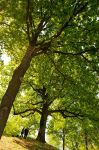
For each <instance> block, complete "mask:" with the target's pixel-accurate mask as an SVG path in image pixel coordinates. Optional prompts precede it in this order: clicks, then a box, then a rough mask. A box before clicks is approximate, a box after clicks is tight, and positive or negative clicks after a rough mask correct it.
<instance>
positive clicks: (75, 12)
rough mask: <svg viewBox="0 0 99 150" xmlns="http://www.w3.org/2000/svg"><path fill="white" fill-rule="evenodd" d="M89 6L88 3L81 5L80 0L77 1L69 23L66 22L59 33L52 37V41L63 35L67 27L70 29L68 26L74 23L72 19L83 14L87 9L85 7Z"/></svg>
mask: <svg viewBox="0 0 99 150" xmlns="http://www.w3.org/2000/svg"><path fill="white" fill-rule="evenodd" d="M87 4H88V3H87V2H86V3H85V4H82V3H80V1H79V0H77V2H76V4H75V7H74V10H73V13H72V15H71V16H70V17H69V19H68V21H66V22H65V23H64V24H63V25H62V26H61V27H60V29H59V30H58V31H57V33H56V34H54V35H53V36H52V39H56V38H58V37H59V36H60V35H61V33H62V32H63V30H64V29H65V28H66V27H68V25H69V23H70V22H71V21H72V19H73V18H74V17H75V16H76V15H77V14H79V13H80V12H82V11H83V10H84V9H85V7H86V6H87ZM77 9H78V10H77Z"/></svg>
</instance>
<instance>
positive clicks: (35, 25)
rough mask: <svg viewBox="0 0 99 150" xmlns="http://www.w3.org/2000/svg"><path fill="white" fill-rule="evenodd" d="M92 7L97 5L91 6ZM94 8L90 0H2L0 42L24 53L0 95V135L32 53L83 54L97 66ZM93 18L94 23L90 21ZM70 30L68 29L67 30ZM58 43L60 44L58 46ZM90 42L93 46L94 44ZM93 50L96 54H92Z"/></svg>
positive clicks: (81, 55) (93, 65)
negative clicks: (0, 33) (6, 86)
mask: <svg viewBox="0 0 99 150" xmlns="http://www.w3.org/2000/svg"><path fill="white" fill-rule="evenodd" d="M94 7H95V8H96V9H94ZM60 8H61V9H60ZM86 8H87V9H86ZM12 10H14V11H12ZM95 10H96V11H95ZM97 10H98V9H97V2H96V1H95V2H94V4H93V2H89V1H88V2H87V1H86V0H85V1H80V0H77V1H74V0H72V1H57V2H54V1H45V0H44V1H43V2H42V1H41V0H40V1H31V0H27V1H24V2H23V1H21V0H18V1H14V2H13V1H12V0H10V1H8V2H7V3H6V2H5V1H3V0H2V1H1V13H2V16H3V17H2V18H1V22H0V24H1V25H2V27H3V28H2V35H4V37H3V38H2V41H1V42H2V45H4V46H5V48H6V49H8V50H9V48H11V49H12V50H13V49H14V48H15V49H16V47H17V48H18V50H19V49H22V50H23V51H24V52H23V53H22V51H17V53H19V54H20V52H21V54H22V56H23V55H24V56H23V58H22V59H21V61H20V64H19V66H18V67H17V68H16V69H15V71H14V73H13V76H12V79H11V81H10V82H9V85H8V88H7V90H6V92H5V94H4V96H3V98H2V102H1V105H0V137H1V136H2V134H3V130H4V127H5V125H6V122H7V119H8V116H9V113H10V110H11V107H12V105H13V102H14V100H15V98H16V95H17V93H18V91H19V88H20V86H21V83H22V79H23V77H24V75H25V73H26V71H27V70H28V68H29V66H30V63H31V60H32V58H33V57H35V56H37V55H41V54H45V55H46V53H49V54H50V53H56V54H63V55H65V56H67V55H68V56H69V55H71V56H80V58H81V57H83V59H85V61H88V63H89V62H90V61H91V60H92V59H94V60H95V61H94V63H92V62H91V63H92V66H91V69H92V70H94V71H97V70H98V65H97V64H98V62H97V60H98V59H97V56H96V53H97V52H98V49H97V45H96V44H97V33H96V32H95V33H94V30H95V27H97V19H96V18H97ZM92 12H94V13H92ZM90 13H91V14H90ZM87 18H88V19H87ZM64 20H65V21H64ZM92 21H93V27H92V26H90V25H89V24H90V22H92ZM87 28H88V34H87V35H86V36H85V35H84V34H83V31H86V30H87ZM67 29H68V30H67ZM70 30H71V33H69V32H70ZM89 30H92V33H91V35H95V36H94V38H92V36H90V33H89ZM80 31H81V34H80V35H79V37H78V38H79V40H78V39H77V37H75V32H76V35H77V34H78V33H79V32H80ZM86 32H87V31H86ZM72 33H73V34H72ZM66 36H67V37H68V39H69V38H71V37H72V36H73V39H72V41H73V42H72V45H71V43H70V40H69V41H68V40H66V38H67V37H66ZM19 37H20V39H19ZM85 37H86V39H87V42H86V39H85ZM26 38H27V39H26ZM63 39H64V40H63ZM90 39H92V41H91V42H89V41H90ZM65 40H66V42H65ZM62 41H64V42H62ZM84 42H85V43H84ZM25 43H26V44H25ZM28 43H29V44H28ZM77 43H79V44H77ZM24 44H25V45H24ZM68 44H69V45H70V47H69V48H68V46H67V48H68V50H65V48H66V45H68ZM16 45H18V46H16ZM27 45H28V46H27ZM60 45H61V48H59V47H60ZM73 45H74V47H73ZM26 46H27V47H28V48H27V51H26V52H25V50H24V48H25V47H26ZM92 46H94V48H93V47H92ZM56 48H57V50H56ZM93 51H94V53H95V56H93V54H92V52H93ZM7 52H8V53H10V55H11V53H12V56H13V53H14V52H13V51H12V52H9V51H7ZM15 53H16V52H15ZM81 59H82V58H81ZM95 63H96V64H95Z"/></svg>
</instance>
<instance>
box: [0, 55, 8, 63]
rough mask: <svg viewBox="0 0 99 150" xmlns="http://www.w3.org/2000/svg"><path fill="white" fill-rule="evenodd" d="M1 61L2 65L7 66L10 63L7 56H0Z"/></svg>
mask: <svg viewBox="0 0 99 150" xmlns="http://www.w3.org/2000/svg"><path fill="white" fill-rule="evenodd" d="M1 59H2V60H3V61H4V64H5V65H7V64H8V63H9V61H10V57H8V56H7V54H3V55H2V56H1Z"/></svg>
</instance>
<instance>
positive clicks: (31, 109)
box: [13, 105, 42, 115]
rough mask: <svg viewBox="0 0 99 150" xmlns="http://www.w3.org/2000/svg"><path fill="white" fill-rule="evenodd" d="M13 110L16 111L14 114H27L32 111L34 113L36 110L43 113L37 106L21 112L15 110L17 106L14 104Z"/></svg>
mask: <svg viewBox="0 0 99 150" xmlns="http://www.w3.org/2000/svg"><path fill="white" fill-rule="evenodd" d="M13 111H14V115H22V114H25V113H27V112H30V113H31V114H34V113H35V112H38V113H39V114H41V113H42V112H41V111H40V110H38V109H37V108H34V109H33V108H30V109H25V110H23V111H20V112H16V110H15V107H14V105H13Z"/></svg>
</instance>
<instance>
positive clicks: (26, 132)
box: [24, 128, 29, 139]
mask: <svg viewBox="0 0 99 150" xmlns="http://www.w3.org/2000/svg"><path fill="white" fill-rule="evenodd" d="M28 133H29V129H28V128H26V129H25V130H24V138H25V139H26V138H27V135H28Z"/></svg>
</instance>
